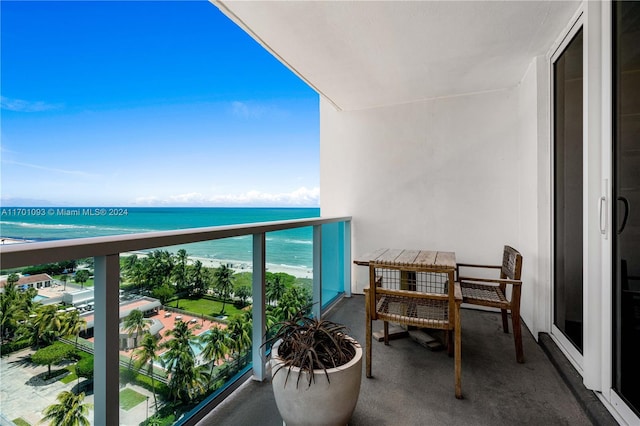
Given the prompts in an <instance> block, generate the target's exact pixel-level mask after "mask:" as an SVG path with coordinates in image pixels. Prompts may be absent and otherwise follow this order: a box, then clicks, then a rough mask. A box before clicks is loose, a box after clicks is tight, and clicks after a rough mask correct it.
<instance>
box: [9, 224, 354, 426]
mask: <svg viewBox="0 0 640 426" xmlns="http://www.w3.org/2000/svg"><path fill="white" fill-rule="evenodd" d="M294 228H308V229H309V231H310V232H312V235H313V237H312V241H313V249H312V254H313V270H312V277H311V279H304V283H305V284H304V286H305V290H310V296H311V300H313V302H314V305H313V306H314V307H313V310H314V314H315V315H318V316H319V315H321V313H322V310H323V309H324V308H325V307H326V306H328V305H329V304H331V303H332V301H334V300H336V299H337V298H339V297H340V296H341V295H343V294H345V293H346V294H349V293H350V288H351V283H350V268H348V267H347V268H345V265H349V263H350V258H351V252H350V241H351V238H350V218H349V217H334V218H311V219H300V220H289V221H280V222H266V223H254V224H245V225H235V226H222V227H211V228H197V229H189V230H178V231H166V232H155V233H147V234H135V235H118V236H111V237H96V238H86V239H76V240H61V241H52V242H39V243H29V244H13V245H6V246H5V245H3V246H1V247H0V256H1V258H2V268H3V269H11V268H22V267H27V266H31V265H40V264H44V263H51V262H60V261H68V260H71V259H84V258H88V257H93V259H94V270H95V283H94V290H93V292H92V293H93V297H92V299H93V302H91V306H92V308H93V309H91V310H92V312H83V314H82V317H81V318H82V319H85V321H86V324H87V325H89V326H90V328H91V329H92V337H90V338H88V339H87V341H83V342H82V344H81V346H82V352H85V353H88V354H91V355H93V371H92V373H91V375H92V377H93V379H92V380H93V385H92V386H91V387H87V386H86V385H87V382H84V383H81V380H80V378H78V382H77V384H76V383H75V379H74V380H73V381H63V380H60V381H58V380H57V379H52V378H51V377H50V376H49V375H48V376H47V383H41V380H39V377H40V375H38V376H37V378H38V380H36V381H34V380H31V381H30V379H31V378H35V376H36V375H35V373H34V372H33V371H34V370H35V368H36V367H37V366H36V365H35V364H34V363H33V362H31V360H30V359H29V356H28V355H29V354H23V355H22V356H17V357H13V358H12V359H11V360H9V359H8V358H7V357H3V359H2V363H1V364H0V380H1V381H2V382H3V390H2V403H1V404H0V424H3V425H4V424H5V423H7V424H12V422H13V421H14V420H15V419H20V421H19V423H21V424H24V423H27V424H34V423H35V422H38V421H39V420H41V418H42V416H43V413H42V411H43V410H44V408H45V407H48V406H50V405H52V404H54V403H56V397H58V396H60V395H61V391H62V390H65V391H69V390H71V391H73V392H74V393H79V390H83V391H84V390H87V389H89V390H90V392H89V394H88V395H87V400H86V401H84V402H88V403H90V404H92V405H93V409H92V410H91V412H90V413H89V414H88V415H87V416H85V417H86V418H88V419H89V421H90V422H91V423H92V424H95V425H103V424H106V425H116V424H141V423H144V422H145V419H148V418H149V417H150V415H153V414H154V412H155V408H154V399H155V387H154V384H153V380H152V379H151V377H153V378H154V379H155V381H156V383H160V382H163V383H164V385H166V386H168V387H171V386H172V385H171V384H170V383H169V382H170V380H171V379H170V377H171V372H170V370H171V367H167V366H166V365H164V363H161V364H162V365H161V366H162V367H164V368H166V371H165V372H164V373H163V372H162V371H160V372H158V369H157V367H158V366H157V365H156V364H155V362H154V363H153V364H152V363H146V364H145V367H144V368H143V370H147V368H148V371H147V372H145V373H143V374H146V375H147V379H146V381H151V388H149V386H148V383H147V387H146V390H145V386H144V382H145V380H139V379H136V378H134V381H133V382H132V381H131V378H132V377H131V374H132V373H134V372H133V371H125V372H124V373H125V375H124V376H123V375H122V374H123V369H125V370H131V365H132V360H133V357H132V356H131V355H132V354H133V352H131V349H132V346H138V345H139V344H140V339H138V337H137V336H139V335H140V333H139V332H138V331H136V332H135V333H132V332H131V331H127V330H126V324H125V327H124V329H123V327H122V324H121V320H122V319H123V316H126V314H127V313H128V312H130V311H131V310H132V309H134V307H133V305H135V304H136V303H137V304H143V305H145V307H140V308H135V309H137V310H139V311H141V312H145V315H146V314H149V315H150V318H149V319H147V320H146V321H147V322H150V323H151V322H153V326H151V327H149V329H150V330H154V327H155V330H156V333H157V330H158V329H160V328H162V327H164V330H163V331H162V333H161V334H160V333H158V334H157V337H159V338H160V337H161V338H166V336H167V334H166V331H167V330H173V329H177V324H178V323H180V324H181V325H184V326H185V328H186V329H188V331H189V333H190V335H191V336H190V338H189V339H188V343H189V345H190V346H191V343H192V340H194V339H191V337H195V336H196V335H199V334H204V333H203V332H204V331H205V330H207V329H208V328H209V326H210V325H212V324H213V323H215V322H218V326H220V324H221V321H224V319H225V318H220V319H219V321H218V320H217V319H216V318H209V317H207V316H206V315H204V314H203V315H194V314H193V313H192V312H189V311H186V312H185V313H183V312H182V311H178V310H177V309H167V306H163V307H159V306H158V305H159V304H158V301H157V300H153V301H152V300H149V299H148V298H147V297H144V296H142V294H143V293H144V291H145V290H144V288H142V287H141V289H140V291H139V294H138V296H136V297H135V300H120V299H124V298H123V297H122V295H123V294H122V291H121V289H120V279H121V269H120V268H121V255H125V254H127V253H134V252H139V251H150V250H154V249H157V248H166V247H174V246H176V245H180V246H181V247H182V246H184V245H190V244H197V243H200V242H205V241H212V240H219V239H224V238H233V237H242V236H250V237H251V238H252V256H253V261H252V262H251V266H250V268H249V270H248V272H252V275H251V283H250V287H251V299H252V301H253V304H252V305H253V306H254V307H255V309H253V310H252V311H251V312H249V313H248V314H250V316H247V315H246V314H247V312H244V311H240V313H241V314H243V316H242V319H241V321H242V322H243V324H244V322H246V323H251V324H252V328H250V329H248V330H247V328H245V327H243V328H244V330H245V331H244V332H245V333H247V335H248V340H249V342H248V343H246V344H244V345H243V348H241V349H237V350H235V353H234V355H232V357H233V363H229V364H233V365H229V366H226V367H229V368H222V370H226V371H224V372H222V370H218V369H216V370H217V373H215V374H212V376H215V381H216V383H213V380H209V379H207V380H208V382H207V383H206V385H205V386H204V387H205V390H204V391H202V390H201V391H198V392H197V397H195V398H193V397H192V395H191V393H190V392H191V391H188V392H189V397H188V398H186V402H184V403H182V402H180V401H182V399H181V398H178V399H177V401H178V402H180V404H182V405H180V406H178V405H176V406H172V407H171V408H170V409H169V410H170V411H173V412H174V414H173V415H174V416H175V419H174V420H172V421H175V423H177V424H189V422H190V418H191V417H193V416H195V415H197V414H198V412H199V411H201V410H203V409H206V408H207V407H208V405H210V404H215V403H217V401H218V400H220V399H221V398H223V397H224V395H225V392H226V387H227V386H232V385H233V384H234V383H236V382H238V381H239V379H241V378H243V377H245V376H247V375H253V376H254V377H257V378H263V377H264V376H265V371H264V367H263V363H262V361H261V360H263V359H264V352H265V347H264V346H263V345H262V343H263V342H264V334H265V333H264V329H265V324H266V316H265V315H266V305H267V301H266V298H265V288H266V282H265V277H266V276H267V263H266V259H267V258H268V251H269V247H270V245H269V242H268V238H267V236H269V235H272V234H273V233H277V232H280V231H286V230H291V229H294ZM309 235H311V234H309ZM187 247H188V246H187ZM174 248H175V247H174ZM134 257H135V256H134ZM156 275H157V274H156ZM169 276H170V277H171V278H170V279H169V283H170V284H171V285H173V284H175V282H174V281H172V280H174V278H173V274H168V275H167V277H169ZM323 281H324V282H325V285H323V284H322V283H323ZM165 282H166V280H165ZM307 286H308V287H309V288H306V287H307ZM62 288H63V287H62V285H61V284H60V286H59V287H58V288H57V291H60V292H61V291H63V290H62ZM65 288H66V282H65ZM79 288H80V287H79ZM147 291H148V290H147ZM16 292H19V290H16ZM61 294H62V293H61ZM58 299H60V298H59V297H58V298H52V299H51V301H55V302H59V301H60V300H58ZM77 302H78V304H79V305H78V306H77V307H76V306H75V303H74V306H72V307H65V309H61V308H60V307H59V306H55V304H52V305H51V306H50V307H51V308H53V309H52V310H50V313H51V318H52V319H54V318H55V319H56V321H53V320H51V321H49V322H47V324H49V323H52V324H53V323H54V322H58V323H59V322H60V321H58V320H64V319H65V318H66V315H67V313H69V312H76V309H78V310H83V311H84V310H86V307H87V306H88V305H87V304H86V303H85V302H86V300H85V299H84V298H82V299H79V300H77ZM149 302H151V303H149ZM207 303H208V302H207ZM305 303H306V302H305ZM136 306H137V305H136ZM56 309H57V310H56ZM223 309H224V308H223ZM228 309H230V308H228ZM7 311H8V310H7ZM38 312H40V311H38ZM22 314H23V315H17V316H15V317H14V319H15V321H13V322H14V323H15V324H16V327H27V328H29V329H32V328H33V329H35V328H38V329H39V328H40V325H42V324H45V321H44V320H42V321H41V322H40V323H39V321H40V319H41V318H40V316H39V314H38V315H36V312H35V311H33V310H31V309H30V310H29V311H28V312H27V311H24V312H22ZM87 315H88V316H87ZM247 318H250V319H247ZM231 320H232V319H231ZM3 321H4V315H3ZM161 323H167V324H169V325H167V324H164V325H162V324H161ZM38 324H40V325H38ZM222 324H224V323H223V322H222ZM227 325H228V326H229V327H231V326H230V322H229V323H227ZM45 327H46V328H47V330H49V328H50V327H49V325H45ZM222 327H223V328H224V325H223V326H222ZM60 330H62V328H60ZM47 333H49V332H47ZM54 334H55V331H54ZM58 334H59V336H58ZM58 334H56V336H58V337H62V336H63V335H62V334H61V333H58ZM30 335H32V336H37V341H38V342H40V332H38V334H35V333H32V334H30ZM133 335H135V336H136V337H132V336H133ZM3 336H4V322H3ZM200 337H202V336H200ZM56 339H57V337H54V338H53V340H56ZM49 340H51V339H49ZM71 343H73V342H70V344H71ZM43 346H45V345H43ZM192 350H193V351H194V352H195V349H193V347H192ZM123 351H125V352H127V353H124V354H123ZM3 355H4V354H3ZM156 355H159V353H158V352H156ZM198 355H199V354H197V355H194V358H196V357H197V356H198ZM130 357H131V358H130ZM215 358H218V356H216V357H215ZM203 361H206V360H204V359H203V360H199V359H195V365H194V366H193V367H194V371H195V369H196V367H198V366H199V367H202V368H201V370H202V371H204V368H203V365H204V363H203ZM217 361H220V358H218V359H217V360H216V363H218V362H217ZM220 363H221V362H219V363H218V364H220ZM54 364H58V362H54ZM50 365H51V364H50ZM209 365H211V370H210V369H209V366H207V367H206V372H207V373H208V372H209V371H211V372H213V371H214V368H213V367H214V366H216V367H218V366H217V365H215V364H209ZM40 368H42V367H40ZM29 369H30V370H31V374H30V373H29V371H24V370H29ZM152 369H153V374H151V370H152ZM18 370H22V371H18ZM37 371H38V372H40V371H41V370H37ZM44 371H45V372H46V371H47V369H46V367H45V368H44ZM74 371H75V370H74ZM229 371H231V372H229ZM139 372H140V369H137V372H136V374H139ZM65 374H66V373H65ZM78 376H80V374H78ZM127 376H128V377H127ZM83 377H84V376H83ZM123 377H124V378H123ZM49 380H53V381H52V382H51V383H49V382H48V381H49ZM123 380H125V382H123ZM221 380H222V381H225V382H226V385H224V386H223V387H222V388H219V384H218V383H219V382H220V381H221ZM89 381H90V380H89ZM25 382H28V383H27V384H26V385H25ZM128 383H135V384H136V390H132V392H129V394H128V395H132V397H131V398H132V399H133V401H131V406H128V404H127V403H124V402H123V394H122V390H123V388H124V387H125V385H126V384H128ZM202 383H204V382H202ZM202 383H199V385H201V384H202ZM51 384H53V387H55V392H54V391H53V390H51V386H49V385H51ZM6 386H9V387H11V392H7V389H8V388H7V387H6ZM25 386H28V387H26V388H25ZM178 389H180V388H179V387H178ZM152 391H153V394H152V393H151V392H152ZM178 393H179V392H178ZM25 395H30V396H29V397H27V396H25ZM145 396H146V398H147V401H146V405H145V401H144V399H145ZM27 398H29V399H31V400H33V403H32V404H31V405H29V402H28V401H27ZM135 399H137V401H136V400H135ZM174 403H176V400H174V401H173V402H170V399H169V398H164V401H161V403H160V404H159V405H158V407H160V408H163V406H164V407H165V408H166V406H167V405H173V404H174ZM123 406H124V408H123ZM145 406H146V411H145ZM26 407H28V408H26ZM133 407H135V409H134V408H133ZM176 408H177V410H176ZM23 414H24V415H27V417H29V419H28V421H26V420H25V419H24V418H22V415H23Z"/></svg>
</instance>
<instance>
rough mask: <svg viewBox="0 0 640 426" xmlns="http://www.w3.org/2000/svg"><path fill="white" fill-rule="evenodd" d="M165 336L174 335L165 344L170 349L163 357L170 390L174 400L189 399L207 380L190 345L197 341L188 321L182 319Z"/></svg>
mask: <svg viewBox="0 0 640 426" xmlns="http://www.w3.org/2000/svg"><path fill="white" fill-rule="evenodd" d="M165 336H169V337H173V338H172V339H171V340H168V341H167V342H166V343H165V344H164V345H163V346H164V347H166V348H168V349H169V350H168V351H167V352H166V355H165V358H163V359H162V364H163V365H164V367H165V368H166V369H167V372H168V373H169V391H170V393H171V395H173V398H174V401H177V400H178V399H181V400H182V401H189V400H191V399H192V398H193V397H194V396H195V395H197V394H198V393H199V392H201V391H202V390H203V389H204V387H203V383H204V382H205V381H206V380H207V377H206V376H205V374H206V373H203V370H202V368H198V367H196V357H195V353H194V352H193V348H192V347H191V345H190V343H193V344H196V341H195V339H194V336H193V333H192V331H191V330H190V329H189V327H188V325H187V323H186V322H182V321H180V322H178V323H176V326H175V327H174V329H173V330H168V331H167V332H166V333H165Z"/></svg>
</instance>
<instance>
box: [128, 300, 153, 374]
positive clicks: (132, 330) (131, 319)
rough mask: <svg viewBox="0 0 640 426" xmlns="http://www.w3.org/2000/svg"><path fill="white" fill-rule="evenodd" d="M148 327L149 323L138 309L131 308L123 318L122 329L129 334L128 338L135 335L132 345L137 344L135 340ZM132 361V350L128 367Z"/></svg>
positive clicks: (137, 339)
mask: <svg viewBox="0 0 640 426" xmlns="http://www.w3.org/2000/svg"><path fill="white" fill-rule="evenodd" d="M148 328H149V323H148V322H147V321H145V319H144V314H143V313H142V311H141V310H139V309H134V310H132V311H131V312H129V315H127V317H126V318H125V319H124V330H125V331H126V332H127V333H128V334H129V338H131V336H132V335H134V334H135V335H136V338H135V339H134V342H135V343H134V346H137V342H138V341H139V339H140V337H141V336H142V333H144V332H145V330H147V329H148ZM132 362H133V352H131V358H130V359H129V368H131V363H132Z"/></svg>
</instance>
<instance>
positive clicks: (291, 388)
mask: <svg viewBox="0 0 640 426" xmlns="http://www.w3.org/2000/svg"><path fill="white" fill-rule="evenodd" d="M276 327H277V328H276V332H275V334H274V336H273V337H271V338H270V339H269V340H268V342H271V343H273V342H275V344H274V345H273V347H272V349H271V360H270V366H271V376H272V384H273V392H274V395H275V400H276V404H277V406H278V410H279V411H280V415H281V416H282V420H283V422H284V423H285V424H286V425H288V426H293V425H346V424H347V422H348V421H349V419H351V415H352V414H353V410H354V409H355V407H356V403H357V402H358V395H359V393H360V380H361V377H362V347H361V346H360V345H359V344H358V342H356V341H355V340H354V339H353V338H351V337H349V336H348V335H347V334H346V331H347V329H346V327H345V326H344V325H341V324H337V323H334V322H332V321H328V320H323V319H317V318H311V317H308V316H306V315H305V314H304V311H300V312H298V313H297V314H296V315H294V316H293V317H292V318H291V319H289V320H287V321H283V322H281V323H278V324H277V325H276Z"/></svg>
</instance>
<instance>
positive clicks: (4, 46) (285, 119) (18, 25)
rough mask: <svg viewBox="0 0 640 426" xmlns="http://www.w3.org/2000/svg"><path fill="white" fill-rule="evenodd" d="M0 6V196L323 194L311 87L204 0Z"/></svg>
mask: <svg viewBox="0 0 640 426" xmlns="http://www.w3.org/2000/svg"><path fill="white" fill-rule="evenodd" d="M0 8H1V27H0V28H1V31H2V34H1V60H2V62H1V64H0V65H1V86H0V88H1V89H0V91H1V93H0V94H1V96H2V98H1V104H2V110H1V112H2V116H1V137H2V139H1V150H0V156H1V157H0V159H1V171H0V178H1V181H0V185H1V186H0V196H1V197H2V205H3V206H16V205H20V206H28V205H50V204H51V205H71V206H72V205H77V206H81V205H82V206H149V205H158V206H167V205H171V206H255V205H260V206H261V205H270V206H298V205H306V206H317V205H318V203H319V198H318V197H319V190H318V187H319V112H318V102H319V100H318V95H317V94H316V93H315V92H314V91H313V90H312V89H310V88H309V87H308V86H307V85H306V84H305V83H304V82H302V81H300V79H298V78H297V77H296V76H295V75H294V74H293V73H292V72H290V71H289V70H288V69H287V68H286V67H285V66H284V65H282V64H281V63H280V62H278V61H277V60H276V59H275V58H273V57H272V56H271V55H270V54H269V53H268V52H266V51H265V50H264V49H263V48H262V47H261V46H260V45H259V44H258V43H257V42H255V41H254V40H253V39H251V38H250V37H249V36H248V35H247V34H246V33H244V32H243V31H242V30H241V29H239V28H238V27H237V26H236V25H235V24H234V23H233V22H231V21H230V20H229V19H227V18H226V17H225V16H224V15H222V13H220V12H219V11H218V9H217V8H216V7H215V6H213V5H212V4H210V3H209V2H208V1H205V0H202V1H181V2H167V1H161V2H150V1H140V2H133V1H124V2H92V1H90V2H77V1H68V2H52V1H48V2H31V1H21V2H11V1H4V0H3V1H2V2H0Z"/></svg>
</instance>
